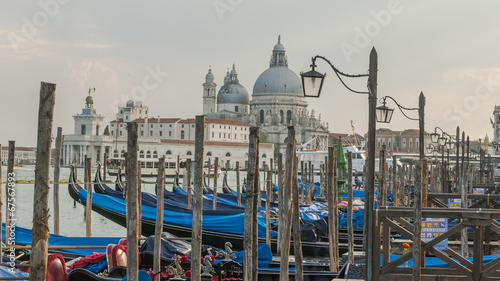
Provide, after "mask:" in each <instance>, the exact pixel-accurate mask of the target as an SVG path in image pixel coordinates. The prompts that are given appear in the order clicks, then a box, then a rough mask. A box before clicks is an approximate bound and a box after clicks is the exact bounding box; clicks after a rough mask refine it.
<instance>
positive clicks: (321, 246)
mask: <svg viewBox="0 0 500 281" xmlns="http://www.w3.org/2000/svg"><path fill="white" fill-rule="evenodd" d="M68 191H69V193H70V195H71V197H72V198H73V199H74V200H76V201H78V202H81V204H83V205H85V201H86V191H85V190H83V189H82V187H81V186H80V185H78V184H77V183H76V182H75V178H74V169H71V174H70V178H69V183H68ZM113 202H116V203H115V205H117V206H118V207H119V208H117V207H111V206H110V203H113ZM146 207H148V206H143V214H142V231H143V233H142V234H143V235H147V236H149V235H153V234H154V232H155V216H156V209H155V210H154V211H151V213H152V214H153V215H151V216H149V217H148V216H147V215H145V214H146V213H147V212H148V211H146V209H147V208H146ZM148 208H149V209H151V207H148ZM92 209H93V210H94V211H96V212H98V213H100V214H101V215H103V216H104V217H107V218H108V219H110V220H112V221H114V222H116V223H118V224H120V225H122V226H124V227H126V213H125V203H124V201H123V200H119V199H112V197H109V196H105V195H100V194H95V196H94V199H93V206H92ZM169 212H170V217H169V216H166V218H172V217H175V216H176V215H175V214H174V212H173V211H169ZM181 215H184V214H183V213H178V217H180V216H181ZM239 217H241V215H238V217H237V218H239ZM212 219H213V221H215V219H216V218H215V217H212ZM206 221H208V219H207V217H205V218H204V223H205V222H206ZM163 229H164V231H167V232H170V233H172V234H174V235H177V236H180V237H190V236H191V234H192V228H191V226H186V225H178V224H174V223H170V222H168V221H165V222H164V225H163ZM271 241H272V248H273V250H274V251H275V250H276V246H277V244H276V243H277V241H276V239H272V240H271ZM226 242H230V243H231V244H232V245H233V246H234V248H235V249H243V234H234V233H226V232H221V231H216V230H210V229H204V230H203V241H202V243H204V244H209V245H213V246H215V247H219V248H223V247H224V244H225V243H226ZM259 242H260V243H265V238H259ZM339 248H340V254H343V253H345V252H346V251H347V245H346V244H345V243H341V244H339ZM291 249H293V242H292V246H291ZM355 249H356V250H361V246H360V245H355ZM302 250H303V254H304V255H305V256H328V255H329V252H328V243H326V242H305V241H303V242H302ZM292 251H293V250H292Z"/></svg>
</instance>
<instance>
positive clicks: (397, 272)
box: [373, 207, 500, 281]
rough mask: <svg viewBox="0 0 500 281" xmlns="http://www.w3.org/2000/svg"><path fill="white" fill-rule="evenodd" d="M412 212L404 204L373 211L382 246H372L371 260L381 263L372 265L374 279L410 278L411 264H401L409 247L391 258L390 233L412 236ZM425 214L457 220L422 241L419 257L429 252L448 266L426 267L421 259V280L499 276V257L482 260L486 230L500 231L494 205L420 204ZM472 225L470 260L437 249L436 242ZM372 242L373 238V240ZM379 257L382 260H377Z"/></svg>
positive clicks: (499, 215) (498, 213)
mask: <svg viewBox="0 0 500 281" xmlns="http://www.w3.org/2000/svg"><path fill="white" fill-rule="evenodd" d="M413 216H414V210H413V208H405V207H384V208H381V209H378V210H376V212H375V219H376V223H375V229H374V232H375V236H374V238H375V241H382V245H383V249H382V250H381V249H380V247H375V248H376V249H375V250H374V253H373V254H374V259H375V262H374V264H381V266H380V267H375V268H374V278H373V280H376V281H378V280H384V281H385V280H411V276H412V268H411V267H402V265H403V264H404V263H405V262H407V261H408V260H410V259H411V258H412V255H413V253H412V252H411V251H409V252H407V253H405V254H404V255H402V256H400V257H398V258H396V259H394V260H393V261H391V260H390V253H391V249H390V244H391V243H390V242H391V241H390V233H391V231H395V232H398V233H399V234H401V235H403V236H404V237H406V238H407V239H409V240H413V229H414V226H413V223H412V222H411V221H410V219H409V218H412V217H413ZM422 217H424V218H446V219H457V220H458V222H457V223H456V224H455V225H454V226H453V227H451V228H450V229H448V231H446V232H444V233H443V234H441V235H439V236H437V237H436V238H434V239H432V240H431V241H429V242H427V243H425V242H421V248H420V249H417V250H419V251H420V257H421V260H422V261H423V260H424V256H425V253H429V254H432V255H434V256H436V257H438V258H439V259H441V260H442V261H444V262H445V263H447V264H448V265H449V267H428V266H425V263H424V262H422V269H421V272H422V280H426V279H429V278H433V279H432V280H474V281H479V280H494V279H498V278H500V257H499V258H495V259H493V260H491V261H489V262H488V263H486V264H483V257H484V246H485V242H486V241H485V237H484V233H485V231H486V230H489V231H492V232H495V233H497V234H500V223H499V222H497V221H495V219H500V210H493V209H486V210H485V209H443V208H423V209H422ZM467 227H471V228H472V229H473V231H474V233H473V247H474V250H473V260H472V261H469V260H467V259H466V257H464V256H462V255H461V254H459V253H458V252H456V251H454V250H452V249H450V248H448V249H446V250H438V249H436V248H435V246H436V245H437V244H438V243H439V242H441V241H443V240H445V239H447V238H450V237H452V236H455V235H459V234H460V232H461V231H462V230H463V229H466V228H467ZM374 243H375V242H374ZM380 259H382V261H381V260H380Z"/></svg>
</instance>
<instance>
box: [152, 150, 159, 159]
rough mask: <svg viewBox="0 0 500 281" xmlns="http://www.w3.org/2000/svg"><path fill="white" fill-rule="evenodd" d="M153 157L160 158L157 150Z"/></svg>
mask: <svg viewBox="0 0 500 281" xmlns="http://www.w3.org/2000/svg"><path fill="white" fill-rule="evenodd" d="M153 158H158V151H156V150H155V151H154V152H153Z"/></svg>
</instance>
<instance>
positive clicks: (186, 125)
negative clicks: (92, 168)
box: [62, 96, 274, 168]
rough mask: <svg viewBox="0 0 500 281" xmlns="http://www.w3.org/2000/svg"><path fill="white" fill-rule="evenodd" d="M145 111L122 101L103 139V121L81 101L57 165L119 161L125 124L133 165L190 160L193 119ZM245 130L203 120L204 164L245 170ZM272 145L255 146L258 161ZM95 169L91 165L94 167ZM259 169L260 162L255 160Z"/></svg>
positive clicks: (224, 122) (242, 126)
mask: <svg viewBox="0 0 500 281" xmlns="http://www.w3.org/2000/svg"><path fill="white" fill-rule="evenodd" d="M148 111H149V109H148V107H146V106H143V105H142V103H141V102H133V101H128V102H127V104H126V105H125V106H124V107H119V108H118V113H117V115H116V120H113V121H111V122H110V123H109V135H103V132H102V129H101V128H102V122H103V119H104V117H103V116H101V115H99V114H97V113H96V110H95V108H94V104H93V98H92V97H90V96H89V97H87V99H86V105H85V108H84V109H83V110H82V113H81V114H77V115H75V116H73V118H74V119H75V132H74V134H68V135H64V138H63V155H62V157H63V165H69V164H71V163H76V164H77V165H82V164H83V161H84V157H85V155H88V157H91V158H92V159H93V161H102V160H103V159H104V153H108V158H116V159H124V158H125V153H126V150H127V128H126V127H127V126H126V124H127V122H130V121H134V122H137V123H139V160H143V161H148V160H150V159H155V158H159V157H161V156H165V157H166V158H167V159H177V156H179V157H180V158H181V159H188V158H191V159H193V158H194V140H195V119H194V118H192V119H181V118H161V117H158V118H150V117H149V116H148V114H149V112H148ZM250 127H251V125H250V124H247V123H244V122H241V121H238V120H226V119H217V118H205V128H206V129H205V158H206V160H208V157H211V159H212V162H213V159H214V157H218V158H219V163H224V164H225V163H226V161H229V164H230V167H231V168H234V167H236V166H235V163H236V162H237V161H238V162H239V163H240V166H241V167H246V165H247V164H246V163H247V161H248V139H249V138H248V135H249V131H250ZM273 153H274V147H273V145H272V144H261V146H260V154H261V155H260V156H261V157H262V158H269V157H272V156H273ZM94 163H95V162H94ZM261 163H265V159H262V160H261Z"/></svg>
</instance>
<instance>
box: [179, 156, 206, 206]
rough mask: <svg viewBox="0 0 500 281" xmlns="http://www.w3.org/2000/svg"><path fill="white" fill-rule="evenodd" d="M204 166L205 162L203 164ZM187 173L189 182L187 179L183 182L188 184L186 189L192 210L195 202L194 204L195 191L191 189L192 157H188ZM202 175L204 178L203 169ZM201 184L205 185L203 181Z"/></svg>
mask: <svg viewBox="0 0 500 281" xmlns="http://www.w3.org/2000/svg"><path fill="white" fill-rule="evenodd" d="M201 162H203V161H201ZM202 166H203V164H202ZM186 170H187V172H186V174H187V176H186V177H187V182H186V181H184V180H183V181H182V184H183V185H184V184H186V190H187V194H188V209H189V210H191V209H192V208H193V204H192V197H193V192H192V191H191V159H187V160H186ZM201 173H202V175H201V177H202V180H203V171H202V172H201ZM201 185H202V186H203V182H202V183H201Z"/></svg>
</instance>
